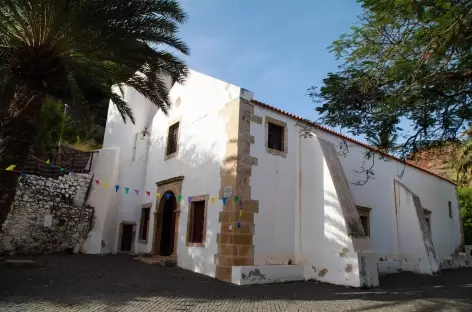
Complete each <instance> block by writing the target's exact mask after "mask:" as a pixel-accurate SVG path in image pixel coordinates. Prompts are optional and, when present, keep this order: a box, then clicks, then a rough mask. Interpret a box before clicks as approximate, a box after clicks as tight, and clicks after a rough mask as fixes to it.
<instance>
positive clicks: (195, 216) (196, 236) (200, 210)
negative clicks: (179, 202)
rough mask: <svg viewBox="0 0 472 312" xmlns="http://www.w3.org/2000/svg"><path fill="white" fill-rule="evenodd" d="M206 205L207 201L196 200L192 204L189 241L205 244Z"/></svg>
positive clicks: (190, 242)
mask: <svg viewBox="0 0 472 312" xmlns="http://www.w3.org/2000/svg"><path fill="white" fill-rule="evenodd" d="M205 206H206V201H204V200H201V201H194V202H191V204H190V216H189V222H188V227H189V228H188V243H189V244H203V243H204V242H205Z"/></svg>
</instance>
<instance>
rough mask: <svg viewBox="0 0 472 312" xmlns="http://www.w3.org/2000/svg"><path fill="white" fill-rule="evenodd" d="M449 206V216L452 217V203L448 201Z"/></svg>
mask: <svg viewBox="0 0 472 312" xmlns="http://www.w3.org/2000/svg"><path fill="white" fill-rule="evenodd" d="M447 208H448V209H449V218H452V203H451V202H447Z"/></svg>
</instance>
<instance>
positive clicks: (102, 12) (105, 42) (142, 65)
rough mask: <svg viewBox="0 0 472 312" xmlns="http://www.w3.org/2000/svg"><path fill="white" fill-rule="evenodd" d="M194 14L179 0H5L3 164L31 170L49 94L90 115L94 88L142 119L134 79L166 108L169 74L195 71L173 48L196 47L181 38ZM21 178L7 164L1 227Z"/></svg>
mask: <svg viewBox="0 0 472 312" xmlns="http://www.w3.org/2000/svg"><path fill="white" fill-rule="evenodd" d="M186 19H187V16H186V14H185V12H183V10H182V8H181V7H180V5H179V4H178V2H177V1H175V0H139V1H129V0H61V1H58V0H0V83H1V86H0V90H1V94H0V168H1V169H3V168H6V167H8V166H9V165H11V164H15V165H16V166H17V167H16V168H17V169H18V170H21V169H22V168H23V166H24V162H25V159H26V157H27V155H28V152H29V150H30V146H31V144H32V141H33V138H34V134H35V132H36V127H37V123H38V117H39V115H40V111H41V107H42V104H43V102H44V98H45V97H46V96H47V95H49V96H52V97H55V98H58V99H60V100H62V101H63V102H64V103H68V104H70V105H71V106H73V107H75V108H76V109H77V111H79V112H81V113H82V114H83V115H85V116H88V115H90V103H93V101H90V100H89V99H90V98H89V97H88V96H90V93H89V94H87V93H86V92H84V90H86V89H90V87H93V88H94V89H95V90H96V93H98V94H101V95H103V96H106V97H108V98H110V99H111V101H112V102H113V103H114V104H115V106H116V107H117V109H118V111H119V112H120V113H121V116H122V117H123V120H124V121H126V120H131V121H132V122H134V117H133V113H132V110H131V107H130V106H129V105H128V103H127V102H126V101H125V100H124V99H123V97H122V94H121V93H122V90H123V89H122V86H123V85H128V86H131V87H133V88H134V89H136V90H137V91H138V92H140V93H141V94H142V95H143V96H144V97H145V98H147V99H148V100H149V101H150V102H152V103H154V104H155V105H157V106H158V107H159V108H160V109H161V110H162V111H164V112H165V113H166V112H167V111H168V109H169V107H170V106H171V102H170V100H169V97H168V89H167V87H166V82H165V79H164V77H170V78H171V79H172V80H173V81H174V82H183V81H184V80H185V78H186V76H187V75H188V69H187V67H186V65H185V64H184V63H183V62H182V61H181V60H180V59H179V58H178V57H177V56H175V55H174V54H173V53H171V52H169V51H168V50H166V48H167V47H170V48H172V49H174V50H175V51H177V52H180V53H183V54H188V53H189V48H188V47H187V45H186V44H185V43H183V42H182V41H181V40H180V39H179V38H178V37H177V31H178V26H179V24H181V23H184V22H185V21H186ZM112 85H116V86H117V87H116V88H113V89H112V88H111V86H112ZM18 176H19V174H18V173H17V172H9V171H4V170H0V190H1V194H0V230H1V226H2V224H3V222H4V220H5V218H6V216H7V214H8V212H9V210H10V205H11V202H12V201H13V198H14V195H15V191H16V188H15V186H16V181H17V178H18Z"/></svg>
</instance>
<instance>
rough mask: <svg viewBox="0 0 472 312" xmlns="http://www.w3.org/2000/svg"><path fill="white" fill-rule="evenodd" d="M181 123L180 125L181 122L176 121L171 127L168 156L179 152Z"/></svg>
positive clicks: (168, 139)
mask: <svg viewBox="0 0 472 312" xmlns="http://www.w3.org/2000/svg"><path fill="white" fill-rule="evenodd" d="M179 125H180V122H176V123H175V124H173V125H172V126H170V127H169V133H168V135H167V150H166V156H170V155H172V154H175V153H177V145H178V138H179Z"/></svg>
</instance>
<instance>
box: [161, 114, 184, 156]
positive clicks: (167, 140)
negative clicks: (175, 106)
mask: <svg viewBox="0 0 472 312" xmlns="http://www.w3.org/2000/svg"><path fill="white" fill-rule="evenodd" d="M176 124H178V128H177V136H176V138H175V145H176V148H175V152H173V153H170V154H168V151H169V147H170V145H169V143H170V140H169V135H170V129H171V127H173V126H175V125H176ZM181 125H182V121H181V119H180V118H179V119H175V120H173V121H172V122H169V124H168V126H167V133H166V145H165V149H164V160H169V159H171V158H174V157H176V156H177V154H178V153H179V142H180V129H181V128H182V127H181Z"/></svg>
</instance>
